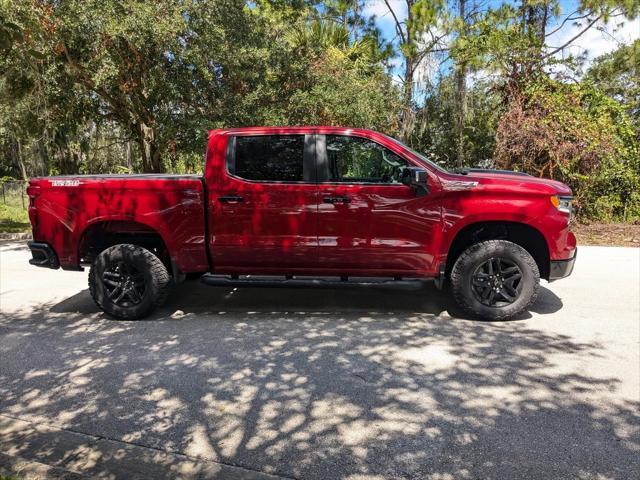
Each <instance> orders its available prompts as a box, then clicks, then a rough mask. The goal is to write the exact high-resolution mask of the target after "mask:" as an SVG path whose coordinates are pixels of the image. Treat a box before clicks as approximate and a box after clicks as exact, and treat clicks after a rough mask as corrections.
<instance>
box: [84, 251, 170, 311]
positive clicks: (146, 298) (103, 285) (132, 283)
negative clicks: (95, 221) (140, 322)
mask: <svg viewBox="0 0 640 480" xmlns="http://www.w3.org/2000/svg"><path fill="white" fill-rule="evenodd" d="M171 283H172V282H171V277H170V276H169V272H168V271H167V267H166V265H165V264H164V263H163V262H162V261H161V260H160V258H158V257H157V256H156V255H155V254H154V253H152V252H150V251H149V250H147V249H146V248H143V247H141V246H138V245H132V244H126V243H124V244H119V245H114V246H112V247H109V248H107V249H106V250H103V251H102V252H101V253H100V254H99V255H98V256H97V257H96V259H95V260H94V261H93V264H92V265H91V270H90V271H89V292H90V293H91V297H92V298H93V300H94V301H95V302H96V305H98V307H100V308H101V309H102V310H104V312H105V313H107V314H109V315H111V316H112V317H115V318H120V319H123V320H134V319H138V318H143V317H146V316H147V315H149V314H150V313H151V312H152V311H154V310H155V309H156V308H158V307H160V306H161V305H162V304H163V303H164V301H165V300H166V299H167V296H168V294H169V289H170V287H171Z"/></svg>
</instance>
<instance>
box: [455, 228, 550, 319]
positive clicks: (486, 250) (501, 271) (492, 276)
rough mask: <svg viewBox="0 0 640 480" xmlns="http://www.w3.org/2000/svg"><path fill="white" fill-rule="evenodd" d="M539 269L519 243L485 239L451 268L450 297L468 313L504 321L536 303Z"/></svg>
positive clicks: (473, 246)
mask: <svg viewBox="0 0 640 480" xmlns="http://www.w3.org/2000/svg"><path fill="white" fill-rule="evenodd" d="M539 286H540V272H539V271H538V265H537V264H536V262H535V260H534V259H533V257H532V256H531V255H530V254H529V252H527V251H526V250H525V249H524V248H522V247H521V246H520V245H517V244H515V243H513V242H509V241H506V240H487V241H484V242H480V243H476V244H474V245H472V246H470V247H469V248H467V249H466V250H465V251H464V252H463V253H462V254H461V255H460V256H459V257H458V259H457V260H456V262H455V264H454V266H453V270H452V271H451V287H452V291H453V297H454V298H455V300H456V302H457V303H458V305H459V306H460V307H461V308H462V309H463V310H464V311H465V312H466V313H468V314H470V315H472V316H474V317H479V318H482V319H485V320H507V319H509V318H511V317H514V316H516V315H518V314H519V313H522V312H523V311H524V310H526V309H528V308H529V307H530V306H531V305H532V304H533V302H535V300H536V297H537V295H538V288H539Z"/></svg>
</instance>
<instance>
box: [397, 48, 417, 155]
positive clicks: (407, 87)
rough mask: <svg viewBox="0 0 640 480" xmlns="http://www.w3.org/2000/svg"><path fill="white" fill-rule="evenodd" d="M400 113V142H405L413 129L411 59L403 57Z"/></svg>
mask: <svg viewBox="0 0 640 480" xmlns="http://www.w3.org/2000/svg"><path fill="white" fill-rule="evenodd" d="M404 61H405V68H404V85H403V92H402V113H401V117H400V140H402V141H403V142H406V141H407V140H408V137H409V135H410V134H411V130H412V129H413V108H412V105H411V104H412V101H413V75H414V68H413V58H411V57H405V60H404Z"/></svg>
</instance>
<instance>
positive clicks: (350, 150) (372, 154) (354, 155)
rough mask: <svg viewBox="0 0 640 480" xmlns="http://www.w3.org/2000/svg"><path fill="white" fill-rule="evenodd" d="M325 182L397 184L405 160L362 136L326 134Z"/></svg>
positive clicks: (406, 163)
mask: <svg viewBox="0 0 640 480" xmlns="http://www.w3.org/2000/svg"><path fill="white" fill-rule="evenodd" d="M326 139H327V140H326V141H327V157H328V161H329V171H330V174H329V177H330V179H329V181H331V182H342V183H384V184H396V183H401V179H402V171H403V169H404V167H406V166H407V165H408V164H409V163H408V162H407V161H406V160H405V159H404V158H402V157H400V156H398V155H397V154H395V153H393V152H392V151H391V150H389V149H387V148H385V147H383V146H382V145H380V144H378V143H376V142H374V141H372V140H367V139H366V138H359V137H348V136H343V135H327V136H326Z"/></svg>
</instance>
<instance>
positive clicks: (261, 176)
mask: <svg viewBox="0 0 640 480" xmlns="http://www.w3.org/2000/svg"><path fill="white" fill-rule="evenodd" d="M228 162H229V165H228V168H229V173H231V174H233V175H235V176H237V177H240V178H244V179H247V180H258V181H263V182H265V181H272V182H302V181H303V162H304V135H256V136H238V137H235V152H234V155H232V157H231V158H230V159H228Z"/></svg>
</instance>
